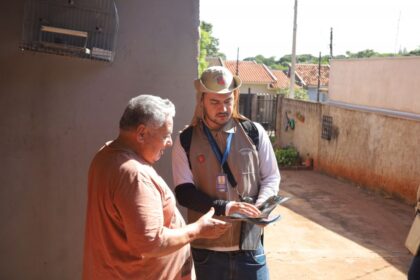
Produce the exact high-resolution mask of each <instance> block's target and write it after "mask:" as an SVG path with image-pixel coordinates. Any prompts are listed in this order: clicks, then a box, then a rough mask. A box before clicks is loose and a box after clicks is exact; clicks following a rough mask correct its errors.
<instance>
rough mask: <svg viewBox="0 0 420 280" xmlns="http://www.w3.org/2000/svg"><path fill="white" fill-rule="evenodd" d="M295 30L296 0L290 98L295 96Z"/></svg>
mask: <svg viewBox="0 0 420 280" xmlns="http://www.w3.org/2000/svg"><path fill="white" fill-rule="evenodd" d="M296 31H297V0H295V13H294V19H293V43H292V67H291V69H290V96H289V97H290V98H295V67H296Z"/></svg>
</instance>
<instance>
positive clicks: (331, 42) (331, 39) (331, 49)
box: [330, 27, 333, 59]
mask: <svg viewBox="0 0 420 280" xmlns="http://www.w3.org/2000/svg"><path fill="white" fill-rule="evenodd" d="M332 58H333V28H332V27H331V31H330V59H332Z"/></svg>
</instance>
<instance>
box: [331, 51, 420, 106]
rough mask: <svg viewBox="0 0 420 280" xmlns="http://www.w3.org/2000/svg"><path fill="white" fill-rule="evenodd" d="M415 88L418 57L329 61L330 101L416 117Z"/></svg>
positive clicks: (419, 78)
mask: <svg viewBox="0 0 420 280" xmlns="http://www.w3.org/2000/svg"><path fill="white" fill-rule="evenodd" d="M419 88H420V57H418V56H417V57H391V58H366V59H346V60H334V59H333V60H331V70H330V82H329V100H330V101H337V102H339V103H348V104H353V105H360V106H367V107H373V108H380V109H386V110H391V111H402V112H407V113H413V114H420V92H419V90H418V89H419ZM413 89H415V90H413Z"/></svg>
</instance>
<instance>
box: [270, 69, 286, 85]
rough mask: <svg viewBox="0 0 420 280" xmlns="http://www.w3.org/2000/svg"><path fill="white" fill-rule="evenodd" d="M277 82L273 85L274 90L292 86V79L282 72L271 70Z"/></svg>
mask: <svg viewBox="0 0 420 280" xmlns="http://www.w3.org/2000/svg"><path fill="white" fill-rule="evenodd" d="M271 72H272V73H273V74H274V76H275V77H276V78H277V81H276V82H275V83H274V84H273V88H280V89H282V88H288V87H289V86H290V79H289V77H287V75H286V74H284V72H283V71H281V70H271Z"/></svg>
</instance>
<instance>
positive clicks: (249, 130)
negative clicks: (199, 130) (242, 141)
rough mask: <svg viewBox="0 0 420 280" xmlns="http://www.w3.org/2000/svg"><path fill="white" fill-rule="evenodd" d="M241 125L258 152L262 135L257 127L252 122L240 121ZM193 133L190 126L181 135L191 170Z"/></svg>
mask: <svg viewBox="0 0 420 280" xmlns="http://www.w3.org/2000/svg"><path fill="white" fill-rule="evenodd" d="M239 123H240V124H241V126H242V127H243V129H244V130H245V132H246V134H247V135H248V137H249V138H251V140H252V143H254V145H255V148H256V149H257V151H258V145H259V143H260V135H259V133H258V128H257V126H256V125H255V124H254V123H253V122H252V121H250V120H239ZM192 132H193V127H192V126H191V125H190V126H188V127H187V128H186V129H184V130H183V131H182V132H181V134H180V135H179V138H180V141H181V146H182V148H184V151H185V154H186V155H187V158H188V165H189V167H190V169H191V160H190V146H191V139H192Z"/></svg>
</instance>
